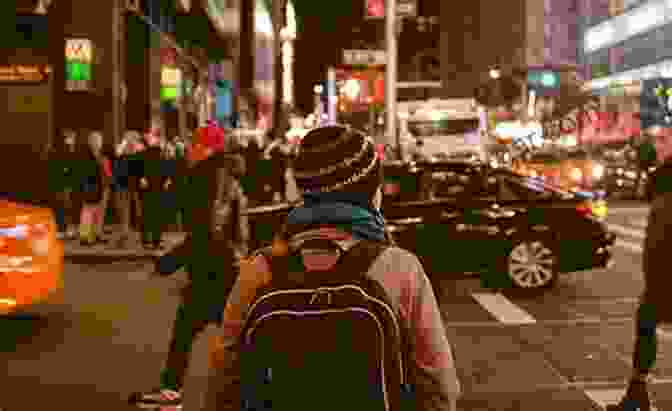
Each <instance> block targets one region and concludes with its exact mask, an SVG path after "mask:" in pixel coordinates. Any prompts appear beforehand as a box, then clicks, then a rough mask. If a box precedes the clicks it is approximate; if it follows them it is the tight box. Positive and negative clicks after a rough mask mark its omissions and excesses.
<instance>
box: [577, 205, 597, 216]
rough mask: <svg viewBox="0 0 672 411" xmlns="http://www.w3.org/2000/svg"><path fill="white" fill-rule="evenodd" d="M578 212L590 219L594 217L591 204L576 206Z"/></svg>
mask: <svg viewBox="0 0 672 411" xmlns="http://www.w3.org/2000/svg"><path fill="white" fill-rule="evenodd" d="M576 212H577V213H579V215H581V216H582V217H589V216H592V215H593V208H592V207H591V205H590V204H589V203H583V204H579V205H578V206H576Z"/></svg>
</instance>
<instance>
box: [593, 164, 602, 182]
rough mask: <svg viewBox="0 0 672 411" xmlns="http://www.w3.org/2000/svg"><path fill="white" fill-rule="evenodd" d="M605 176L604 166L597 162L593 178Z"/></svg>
mask: <svg viewBox="0 0 672 411" xmlns="http://www.w3.org/2000/svg"><path fill="white" fill-rule="evenodd" d="M603 176H604V166H603V165H602V164H597V165H595V166H594V167H593V178H596V179H600V178H602V177H603Z"/></svg>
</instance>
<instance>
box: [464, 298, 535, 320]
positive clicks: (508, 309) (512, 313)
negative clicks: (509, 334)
mask: <svg viewBox="0 0 672 411" xmlns="http://www.w3.org/2000/svg"><path fill="white" fill-rule="evenodd" d="M472 297H473V298H474V299H475V300H476V301H477V302H478V303H479V304H481V306H482V307H483V308H485V309H486V310H487V311H488V312H489V313H490V314H491V315H492V316H493V317H495V318H496V319H497V320H498V321H499V322H502V323H504V324H534V323H536V322H537V321H536V320H535V319H534V317H532V316H531V315H530V314H529V313H528V312H527V311H525V310H523V309H522V308H520V307H518V306H517V305H516V304H514V303H513V302H511V300H509V299H508V298H506V297H505V296H504V295H503V294H501V293H473V294H472Z"/></svg>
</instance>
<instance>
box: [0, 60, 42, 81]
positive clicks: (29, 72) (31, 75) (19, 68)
mask: <svg viewBox="0 0 672 411" xmlns="http://www.w3.org/2000/svg"><path fill="white" fill-rule="evenodd" d="M50 72H51V69H50V68H49V66H46V65H21V64H12V65H1V66H0V83H41V82H43V81H45V80H47V79H48V78H49V73H50Z"/></svg>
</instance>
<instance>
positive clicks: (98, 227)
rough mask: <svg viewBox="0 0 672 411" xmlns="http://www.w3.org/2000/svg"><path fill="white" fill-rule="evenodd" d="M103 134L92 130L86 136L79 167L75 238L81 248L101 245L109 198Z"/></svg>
mask: <svg viewBox="0 0 672 411" xmlns="http://www.w3.org/2000/svg"><path fill="white" fill-rule="evenodd" d="M102 150H103V135H102V134H101V133H100V132H97V131H94V132H92V133H90V134H89V138H88V146H87V148H86V152H85V154H84V155H83V158H82V160H81V161H80V163H79V164H80V165H81V167H82V173H81V179H80V184H81V186H80V187H81V188H80V189H81V195H82V210H81V213H80V223H79V236H80V241H81V243H82V244H84V245H92V244H95V243H104V242H105V239H104V237H103V233H102V226H103V222H104V221H103V218H104V214H103V213H104V210H105V208H106V207H107V200H108V198H109V187H108V183H109V180H108V177H109V176H111V165H110V163H109V159H106V158H105V157H104V156H103V152H102Z"/></svg>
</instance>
